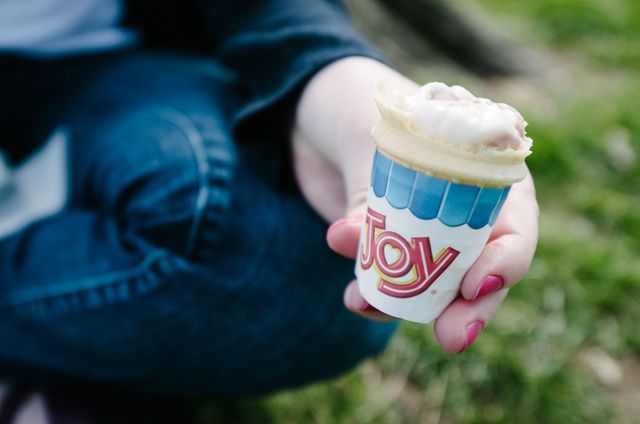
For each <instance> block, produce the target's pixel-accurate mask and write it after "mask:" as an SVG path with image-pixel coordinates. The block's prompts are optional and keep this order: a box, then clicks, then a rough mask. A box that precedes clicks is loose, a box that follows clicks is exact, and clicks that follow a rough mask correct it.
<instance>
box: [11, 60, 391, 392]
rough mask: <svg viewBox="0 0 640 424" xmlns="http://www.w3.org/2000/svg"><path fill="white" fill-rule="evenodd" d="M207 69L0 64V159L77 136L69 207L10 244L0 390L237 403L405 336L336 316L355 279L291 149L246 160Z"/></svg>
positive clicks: (246, 147) (161, 64)
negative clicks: (300, 177)
mask: <svg viewBox="0 0 640 424" xmlns="http://www.w3.org/2000/svg"><path fill="white" fill-rule="evenodd" d="M240 92H241V86H240V85H239V83H238V81H236V80H235V79H234V76H233V74H232V73H231V72H229V71H228V70H226V69H223V68H222V67H221V66H219V65H217V64H216V63H215V62H214V61H213V60H211V59H205V58H199V57H194V56H186V55H179V54H169V53H151V52H145V51H125V52H118V53H105V54H101V55H94V56H81V57H76V58H70V59H58V60H55V61H36V60H27V59H20V58H16V57H8V56H5V57H0V93H2V96H1V97H0V124H1V125H0V128H2V131H3V132H4V133H5V137H3V138H2V140H1V141H0V147H2V148H3V149H5V150H6V151H7V152H8V154H9V156H10V157H13V158H14V160H20V159H21V158H24V157H26V156H27V155H28V154H30V153H31V152H32V151H33V150H34V149H35V148H37V146H38V143H41V142H42V141H43V140H44V139H45V137H46V135H47V134H48V133H49V132H50V131H51V129H52V128H53V127H54V126H56V125H59V124H63V125H64V126H65V128H66V130H67V133H68V134H69V157H68V161H67V162H68V166H69V170H68V172H69V178H70V187H69V192H70V199H69V202H68V205H67V207H66V208H65V209H64V211H62V212H61V213H59V214H56V215H54V216H51V217H48V218H46V219H42V220H40V221H38V222H35V223H33V224H31V225H29V226H28V227H26V228H25V229H23V230H20V231H18V232H16V233H14V234H11V235H9V236H7V237H5V238H3V239H0V379H2V378H4V379H7V380H9V381H18V382H20V381H33V382H37V383H39V384H53V385H55V384H66V383H67V382H70V381H71V382H77V381H83V382H86V381H89V382H92V383H99V384H109V385H118V386H127V387H129V388H132V389H135V390H147V391H161V392H165V393H176V394H207V395H225V396H242V395H250V394H258V393H265V392H268V391H272V390H276V389H280V388H284V387H291V386H295V385H300V384H303V383H307V382H310V381H314V380H317V379H322V378H328V377H331V376H335V375H337V374H339V373H342V372H344V371H346V370H348V369H349V368H351V367H353V366H354V365H355V364H357V363H358V362H359V361H361V360H362V359H363V358H365V357H368V356H370V355H373V354H375V353H377V352H380V351H381V350H382V349H383V348H384V346H385V344H386V343H387V341H388V339H389V338H390V336H391V334H392V333H393V331H394V329H395V325H393V324H381V323H374V322H371V321H367V320H364V319H362V318H359V317H357V316H355V315H353V314H351V313H349V312H348V311H346V310H345V309H344V307H343V305H342V292H343V289H344V287H345V285H346V283H347V282H348V281H349V280H350V279H351V278H352V276H353V270H352V269H353V263H352V262H351V261H348V260H345V259H343V258H340V257H338V256H337V255H336V254H334V253H332V252H331V251H330V250H329V249H328V248H327V246H326V243H325V241H324V235H325V231H326V224H325V222H323V221H322V219H321V218H320V217H319V216H318V215H316V214H315V212H314V211H313V210H312V209H311V208H310V207H309V206H308V205H307V204H306V203H305V201H304V200H303V198H302V197H301V195H300V193H299V191H298V190H297V189H296V188H295V185H294V184H293V183H292V177H291V172H290V171H289V164H288V162H289V159H288V156H287V150H288V147H287V145H286V142H284V143H283V142H278V141H277V140H263V141H262V142H258V143H236V141H235V140H234V138H233V136H232V133H231V128H230V125H229V111H230V110H231V109H232V108H233V107H234V103H235V102H236V101H237V98H238V96H239V94H238V93H240Z"/></svg>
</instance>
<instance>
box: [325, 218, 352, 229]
mask: <svg viewBox="0 0 640 424" xmlns="http://www.w3.org/2000/svg"><path fill="white" fill-rule="evenodd" d="M348 222H349V221H348V220H347V218H340V219H339V220H337V221H336V222H334V223H333V224H331V225H330V226H329V228H328V229H327V232H330V231H331V230H333V229H334V228H336V227H339V226H341V225H344V224H347V223H348Z"/></svg>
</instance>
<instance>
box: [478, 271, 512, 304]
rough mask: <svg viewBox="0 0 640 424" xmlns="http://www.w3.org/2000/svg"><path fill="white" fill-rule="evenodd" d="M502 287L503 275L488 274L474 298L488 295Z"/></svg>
mask: <svg viewBox="0 0 640 424" xmlns="http://www.w3.org/2000/svg"><path fill="white" fill-rule="evenodd" d="M502 287H504V280H503V279H502V277H499V276H497V275H487V276H486V277H484V280H482V282H481V283H480V285H479V286H478V290H476V294H475V295H474V296H473V299H472V300H475V299H478V298H479V297H482V296H486V295H488V294H489V293H494V292H497V291H498V290H500V289H501V288H502Z"/></svg>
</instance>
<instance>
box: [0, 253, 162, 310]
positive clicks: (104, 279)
mask: <svg viewBox="0 0 640 424" xmlns="http://www.w3.org/2000/svg"><path fill="white" fill-rule="evenodd" d="M169 257H170V256H169V254H168V253H167V252H165V251H160V252H152V253H150V254H148V255H147V256H145V257H144V259H143V260H142V261H141V262H140V263H139V264H138V265H136V266H134V267H132V268H130V269H128V270H126V271H115V272H108V273H104V274H99V275H96V276H93V277H90V278H84V279H78V280H71V281H66V282H64V283H62V284H60V285H59V286H62V287H63V289H60V288H58V289H57V290H52V289H51V288H48V289H24V290H22V291H19V292H14V293H12V294H10V295H9V296H7V300H5V301H4V302H2V301H0V310H4V309H8V308H12V307H16V306H19V305H26V304H29V303H34V302H38V301H43V300H48V299H55V298H58V297H61V296H65V295H70V294H75V293H78V292H86V291H91V290H95V289H99V288H102V287H107V286H110V285H113V284H117V283H120V282H122V281H124V280H127V279H130V278H134V277H138V276H140V275H141V274H143V273H144V272H146V271H147V270H148V269H149V268H150V267H151V266H152V265H153V264H154V263H157V262H160V261H162V260H167V259H169Z"/></svg>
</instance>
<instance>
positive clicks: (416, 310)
mask: <svg viewBox="0 0 640 424" xmlns="http://www.w3.org/2000/svg"><path fill="white" fill-rule="evenodd" d="M375 97H376V101H377V103H378V106H379V108H380V111H381V114H382V119H381V120H380V122H379V123H378V124H377V125H376V126H375V127H374V129H373V131H372V134H373V138H374V140H375V142H376V145H377V147H378V151H377V152H376V155H375V158H374V164H373V170H372V175H371V188H370V190H369V197H368V203H367V206H368V207H367V214H366V218H365V224H364V226H363V230H362V235H361V237H360V246H359V254H358V263H357V265H356V275H357V277H358V285H359V288H360V292H361V293H362V295H363V296H364V298H365V299H366V300H367V301H368V302H369V303H370V304H371V305H373V306H375V307H376V308H378V309H379V310H381V311H383V312H385V313H387V314H389V315H392V316H395V317H399V318H403V319H406V320H410V321H416V322H421V323H427V322H429V321H431V320H433V319H435V318H437V317H438V316H439V315H440V314H441V313H442V311H443V310H444V309H445V308H446V307H447V305H449V303H451V301H453V299H455V297H456V296H457V295H458V291H459V287H460V282H461V280H462V277H463V276H464V274H465V273H466V272H467V270H468V269H469V268H470V267H471V265H472V264H473V262H475V260H476V259H477V258H478V256H479V255H480V253H481V252H482V249H483V247H484V245H485V243H486V241H487V240H488V238H489V235H490V233H491V229H492V227H493V225H494V224H495V222H496V220H497V218H498V214H499V212H500V209H501V207H502V205H503V204H504V202H505V200H506V199H507V196H508V194H509V189H510V186H511V184H513V183H515V182H517V181H520V180H522V179H523V178H524V177H525V176H526V174H527V168H526V166H525V164H524V159H525V157H526V156H527V155H529V153H530V148H531V144H532V142H531V139H530V138H528V137H527V136H526V134H525V126H526V123H525V121H524V119H523V118H522V116H521V115H520V114H519V113H518V112H517V111H516V110H515V109H514V108H512V107H511V106H508V105H506V104H503V103H494V102H492V101H490V100H488V99H483V98H478V97H475V96H474V95H473V94H471V93H470V92H469V91H467V90H465V89H464V88H462V87H458V86H453V87H448V86H446V85H444V84H442V83H430V84H427V85H425V86H424V87H422V88H421V89H420V90H419V91H418V92H417V93H415V94H413V95H411V96H405V95H403V94H401V93H399V92H397V91H395V90H393V89H392V88H389V87H386V86H381V87H379V89H378V91H377V92H376V94H375Z"/></svg>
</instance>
